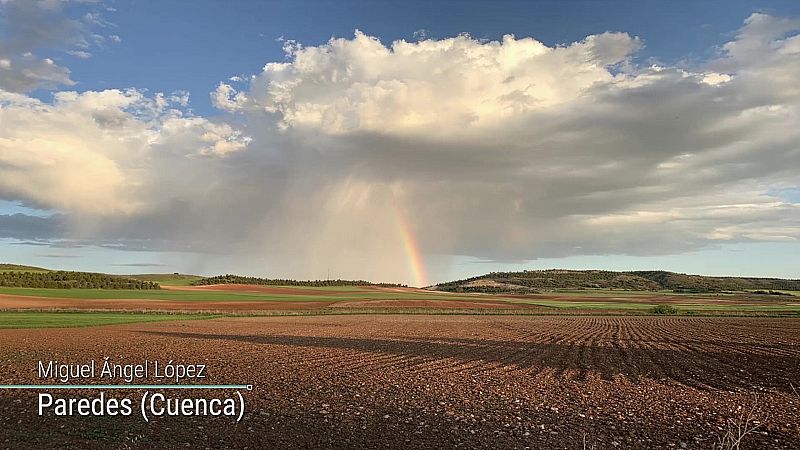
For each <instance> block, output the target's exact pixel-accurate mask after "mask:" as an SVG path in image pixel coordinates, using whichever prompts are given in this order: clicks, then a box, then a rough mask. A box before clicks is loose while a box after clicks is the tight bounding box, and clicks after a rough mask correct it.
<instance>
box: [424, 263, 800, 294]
mask: <svg viewBox="0 0 800 450" xmlns="http://www.w3.org/2000/svg"><path fill="white" fill-rule="evenodd" d="M431 289H434V290H439V291H448V292H484V293H534V292H537V291H552V290H556V289H624V290H631V291H662V290H669V291H673V292H697V293H702V292H723V291H754V290H758V291H765V292H768V291H780V290H787V291H800V280H784V279H780V278H749V277H709V276H703V275H686V274H682V273H674V272H666V271H661V270H656V271H631V272H614V271H607V270H559V269H553V270H526V271H524V272H492V273H489V274H486V275H481V276H478V277H473V278H467V279H465V280H458V281H451V282H448V283H441V284H437V285H436V286H433V287H432V288H431Z"/></svg>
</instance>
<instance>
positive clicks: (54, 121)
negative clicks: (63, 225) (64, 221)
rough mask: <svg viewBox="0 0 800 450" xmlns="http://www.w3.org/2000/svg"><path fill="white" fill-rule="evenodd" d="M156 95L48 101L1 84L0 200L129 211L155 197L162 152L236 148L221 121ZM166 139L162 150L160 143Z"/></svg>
mask: <svg viewBox="0 0 800 450" xmlns="http://www.w3.org/2000/svg"><path fill="white" fill-rule="evenodd" d="M169 106H174V105H171V104H170V103H169V102H168V101H167V100H165V99H164V97H163V96H162V95H157V96H155V97H147V96H145V95H144V94H143V93H142V92H140V91H137V90H134V89H129V90H126V91H120V90H106V91H101V92H94V91H88V92H84V93H81V94H79V93H76V92H58V93H56V94H55V99H54V101H53V102H52V103H44V102H41V101H39V100H36V99H32V98H30V97H27V96H24V95H21V94H12V93H8V92H4V91H2V90H0V124H2V127H0V199H7V200H21V201H24V202H27V203H30V204H32V205H36V206H38V207H40V208H42V209H57V210H61V211H65V212H70V213H75V214H90V215H96V216H109V215H115V214H124V215H129V214H133V213H136V212H137V211H141V210H143V209H145V208H147V206H148V205H150V204H152V203H153V202H154V201H156V200H157V199H154V198H151V196H153V195H157V194H156V192H155V191H157V190H158V186H160V184H161V180H162V178H163V177H167V176H169V174H167V173H163V174H162V173H160V172H159V171H160V170H162V169H168V167H169V166H163V167H162V166H159V162H161V161H162V160H164V158H165V156H166V155H168V154H179V155H180V156H181V157H184V158H189V157H192V156H199V155H215V156H219V155H225V154H227V153H230V152H233V151H237V150H241V149H242V148H244V147H245V146H246V144H247V138H246V137H244V136H242V135H241V132H239V131H237V130H234V129H233V128H232V127H231V126H230V125H228V124H215V123H213V122H210V121H208V120H207V119H204V118H200V117H191V116H188V117H185V116H184V115H183V114H182V113H181V111H180V110H179V109H174V108H170V107H169ZM165 145H168V146H169V152H167V151H166V150H162V151H159V150H158V149H163V148H164V147H165Z"/></svg>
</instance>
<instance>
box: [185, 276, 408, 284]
mask: <svg viewBox="0 0 800 450" xmlns="http://www.w3.org/2000/svg"><path fill="white" fill-rule="evenodd" d="M191 284H192V286H207V285H212V284H256V285H261V286H310V287H324V286H380V287H406V285H404V284H394V283H371V282H369V281H364V280H281V279H272V278H258V277H243V276H239V275H230V274H227V275H217V276H215V277H208V278H201V279H199V280H196V281H193V282H192V283H191Z"/></svg>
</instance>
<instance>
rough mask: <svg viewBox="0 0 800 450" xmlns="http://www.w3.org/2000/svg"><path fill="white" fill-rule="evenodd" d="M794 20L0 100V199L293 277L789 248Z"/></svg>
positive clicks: (359, 56)
mask: <svg viewBox="0 0 800 450" xmlns="http://www.w3.org/2000/svg"><path fill="white" fill-rule="evenodd" d="M798 29H800V23H798V22H797V21H792V20H788V19H782V18H776V17H771V16H768V15H764V14H754V15H752V16H751V17H749V18H748V19H747V20H746V21H745V23H744V25H743V27H742V28H741V29H740V30H739V32H738V34H737V35H736V37H735V38H734V39H733V40H732V41H731V42H729V43H727V44H726V45H724V46H723V47H721V48H720V49H719V54H718V56H717V57H715V58H714V59H713V60H711V61H707V62H705V63H703V64H700V65H696V66H694V67H677V66H669V65H662V66H655V65H642V64H640V63H639V62H638V60H637V58H636V52H637V50H638V49H639V48H641V47H642V45H643V44H642V42H641V41H640V40H639V39H637V38H636V37H632V36H629V35H628V34H625V33H604V34H600V35H596V36H589V37H587V38H585V39H583V40H581V41H578V42H575V43H572V44H569V45H563V46H555V47H550V46H547V45H545V44H543V43H541V42H538V41H536V40H535V39H532V38H515V37H513V36H506V37H504V38H503V39H502V40H499V41H488V42H486V41H481V40H477V39H473V38H471V37H469V36H467V35H461V36H456V37H453V38H449V39H441V40H433V39H427V40H422V41H419V42H404V41H398V42H394V43H391V44H390V45H385V44H383V43H381V42H380V41H379V40H378V39H376V38H374V37H370V36H367V35H365V34H363V33H360V32H356V33H355V35H354V37H353V38H349V39H344V38H339V39H332V40H330V41H329V42H327V43H324V44H322V45H317V46H303V45H301V44H299V43H294V42H291V43H289V45H287V47H286V51H287V59H286V61H284V62H270V63H268V64H266V66H265V67H264V70H263V71H262V72H261V73H258V74H254V75H253V77H251V78H250V79H248V80H246V81H239V82H233V83H231V82H224V83H220V85H219V86H218V88H217V89H216V90H215V91H214V92H212V100H213V102H214V104H215V105H217V106H218V107H219V108H220V110H221V115H220V116H216V117H213V118H203V117H195V116H191V115H189V114H184V113H182V112H181V111H182V107H185V106H186V105H185V102H184V104H183V105H176V104H175V102H174V101H172V102H171V101H170V100H166V97H164V96H160V97H159V96H155V97H153V96H151V97H148V96H145V95H144V94H142V93H141V92H140V91H135V90H134V91H106V92H97V93H84V94H74V93H61V94H58V95H56V101H55V102H54V103H52V104H45V103H42V102H39V101H38V100H32V99H30V98H27V97H26V96H24V95H20V94H8V93H6V94H4V95H5V97H4V98H5V99H6V100H5V102H4V103H2V104H0V114H5V116H0V117H1V118H0V120H7V122H5V123H8V124H11V125H10V126H4V127H3V129H2V131H0V197H2V198H5V199H12V200H23V201H25V202H28V203H32V204H35V205H38V206H40V207H47V208H54V209H57V210H59V211H61V212H62V213H64V216H62V217H61V219H60V220H62V221H64V222H65V223H68V224H71V226H72V230H73V233H74V235H75V238H76V239H85V238H87V237H90V236H91V237H94V238H97V239H103V240H107V241H118V242H120V243H122V245H131V246H132V247H135V248H145V247H146V248H158V249H183V250H186V249H189V250H197V251H203V252H220V253H230V252H240V253H242V254H258V255H267V256H268V257H269V258H270V259H271V260H272V261H275V262H276V263H275V264H274V265H273V266H271V267H272V270H273V271H274V272H275V274H285V275H292V276H303V277H308V276H310V277H316V276H324V274H325V271H326V270H327V269H329V268H330V267H331V266H334V267H335V269H336V274H337V275H340V276H353V277H359V278H360V277H371V278H376V279H388V280H394V279H401V280H405V281H411V282H415V281H414V277H415V274H414V272H415V271H418V268H414V267H410V266H409V259H410V258H411V257H412V255H413V254H414V252H415V251H416V249H415V248H412V247H418V248H419V249H421V251H422V252H423V253H424V254H426V255H433V254H442V255H465V256H472V257H478V258H487V259H497V260H527V259H533V258H539V257H551V256H563V255H571V254H611V253H614V254H636V255H653V254H667V253H678V252H683V251H689V250H695V249H699V248H703V247H706V246H709V245H714V244H716V243H720V242H748V241H779V242H785V241H796V240H797V239H798V238H800V205H798V204H796V203H794V202H793V201H792V200H791V199H787V198H782V197H781V196H780V195H777V194H776V192H781V189H787V188H789V189H790V188H792V187H793V186H797V185H800V175H798V172H797V170H796V168H797V167H800V150H798V149H800V129H798V127H797V126H796V124H797V123H800V36H798ZM237 79H238V78H237ZM0 87H1V86H0ZM23 149H24V150H23ZM65 149H68V151H66V150H65ZM59 166H60V167H61V168H62V169H63V168H68V169H69V170H64V172H65V173H64V174H62V175H59V171H58V170H57V167H59ZM80 171H82V172H80ZM76 173H82V174H83V175H84V176H76V175H74V174H76ZM23 175H24V176H27V177H28V180H34V179H37V180H40V182H39V183H38V188H37V189H30V188H26V187H25V186H23V185H21V183H19V178H20V177H22V176H23ZM14 176H16V177H17V181H16V182H13V183H10V182H5V183H4V182H3V181H2V180H10V179H12V178H11V177H14ZM278 262H280V263H278ZM365 267H366V269H365ZM365 271H367V272H368V273H365Z"/></svg>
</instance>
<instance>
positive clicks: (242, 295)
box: [0, 287, 481, 302]
mask: <svg viewBox="0 0 800 450" xmlns="http://www.w3.org/2000/svg"><path fill="white" fill-rule="evenodd" d="M298 289H302V290H307V289H309V288H307V287H302V288H298ZM314 290H320V291H328V292H330V294H331V295H308V294H302V293H298V294H297V295H295V294H260V293H252V292H221V291H171V290H166V289H159V290H144V289H142V290H138V289H135V290H127V289H113V290H110V289H40V288H9V287H0V294H7V295H20V296H32V297H49V298H77V299H87V300H103V299H111V300H114V299H138V300H148V299H150V300H172V301H181V302H257V301H268V302H280V301H293V302H315V301H316V302H331V301H343V300H399V299H404V300H481V298H480V297H478V298H476V297H475V296H467V295H457V294H442V293H436V292H431V293H422V292H421V293H405V292H391V291H375V290H358V288H353V287H350V288H349V289H344V288H341V287H330V288H329V287H320V288H314ZM342 291H344V292H342ZM347 291H356V292H347ZM337 293H338V295H337Z"/></svg>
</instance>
